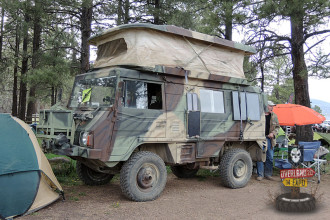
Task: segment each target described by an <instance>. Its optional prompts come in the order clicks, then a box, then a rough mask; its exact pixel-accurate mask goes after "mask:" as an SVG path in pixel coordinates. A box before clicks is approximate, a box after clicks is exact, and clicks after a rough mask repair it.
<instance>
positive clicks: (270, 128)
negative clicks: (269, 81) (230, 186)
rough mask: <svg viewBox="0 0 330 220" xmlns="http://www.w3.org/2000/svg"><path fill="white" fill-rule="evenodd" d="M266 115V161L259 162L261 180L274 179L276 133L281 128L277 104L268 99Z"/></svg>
mask: <svg viewBox="0 0 330 220" xmlns="http://www.w3.org/2000/svg"><path fill="white" fill-rule="evenodd" d="M267 104H268V106H267V112H265V117H266V127H265V135H266V140H267V143H266V144H267V146H264V147H267V151H266V162H265V163H264V162H262V161H259V162H257V174H258V177H257V180H259V181H261V180H262V179H263V178H264V177H265V178H266V179H268V180H274V179H273V177H272V175H273V157H274V146H275V144H276V135H277V133H278V131H279V129H280V124H279V123H278V118H277V115H276V114H275V113H274V112H273V107H274V106H275V104H274V103H273V102H272V101H268V103H267Z"/></svg>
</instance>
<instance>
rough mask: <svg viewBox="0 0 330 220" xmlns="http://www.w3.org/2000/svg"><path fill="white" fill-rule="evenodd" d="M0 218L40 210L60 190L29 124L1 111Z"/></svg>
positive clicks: (54, 199) (55, 197)
mask: <svg viewBox="0 0 330 220" xmlns="http://www.w3.org/2000/svg"><path fill="white" fill-rule="evenodd" d="M0 139H1V144H0V219H5V218H8V217H13V216H17V215H23V214H27V213H31V212H33V211H36V210H39V209H41V208H43V207H45V206H46V205H48V204H50V203H52V202H54V201H56V200H57V199H58V198H59V197H60V194H62V193H63V191H62V187H61V186H60V184H59V183H58V181H57V179H56V177H55V175H54V173H53V171H52V169H51V166H50V164H49V163H48V160H47V158H46V157H45V155H44V154H43V152H42V151H41V149H40V147H39V144H38V141H37V139H36V137H35V135H34V133H33V131H32V130H31V128H30V127H29V126H28V125H27V124H25V123H24V122H23V121H21V120H19V119H17V118H14V117H11V116H10V115H9V114H0Z"/></svg>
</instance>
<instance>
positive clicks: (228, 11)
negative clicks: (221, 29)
mask: <svg viewBox="0 0 330 220" xmlns="http://www.w3.org/2000/svg"><path fill="white" fill-rule="evenodd" d="M225 4H226V5H225V39H226V40H232V39H233V7H234V6H233V4H234V3H233V2H232V1H231V0H230V1H228V0H226V1H225Z"/></svg>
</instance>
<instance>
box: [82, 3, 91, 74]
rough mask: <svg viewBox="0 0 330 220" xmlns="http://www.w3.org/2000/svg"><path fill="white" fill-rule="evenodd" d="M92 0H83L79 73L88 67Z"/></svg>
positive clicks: (85, 70)
mask: <svg viewBox="0 0 330 220" xmlns="http://www.w3.org/2000/svg"><path fill="white" fill-rule="evenodd" d="M92 16H93V1H92V0H84V1H83V5H82V13H81V19H80V21H81V27H80V28H81V29H80V30H81V58H80V59H81V60H80V63H81V67H80V73H85V72H87V70H88V69H89V45H88V43H87V40H88V38H89V37H90V36H91V32H92Z"/></svg>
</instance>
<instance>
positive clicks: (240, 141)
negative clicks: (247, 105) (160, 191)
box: [38, 24, 265, 168]
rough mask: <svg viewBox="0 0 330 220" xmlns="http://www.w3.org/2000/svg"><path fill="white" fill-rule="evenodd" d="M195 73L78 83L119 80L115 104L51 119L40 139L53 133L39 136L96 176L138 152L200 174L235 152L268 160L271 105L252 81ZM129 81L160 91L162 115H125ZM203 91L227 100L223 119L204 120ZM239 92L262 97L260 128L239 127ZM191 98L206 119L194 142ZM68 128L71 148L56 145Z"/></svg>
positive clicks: (121, 73)
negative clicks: (85, 142) (84, 138)
mask: <svg viewBox="0 0 330 220" xmlns="http://www.w3.org/2000/svg"><path fill="white" fill-rule="evenodd" d="M130 26H131V25H124V26H120V27H117V28H123V29H125V28H130ZM134 26H135V27H136V26H137V25H134ZM142 26H143V27H146V26H148V25H145V24H144V25H142ZM117 28H114V29H117ZM150 28H157V29H160V30H161V31H167V32H170V33H174V34H180V35H184V36H187V37H192V38H196V39H200V40H204V41H210V42H215V43H217V44H221V45H222V46H224V47H226V48H231V49H233V50H240V51H241V50H243V51H245V52H246V53H247V54H251V53H253V52H254V49H253V48H250V47H247V46H244V45H241V44H237V43H234V42H231V41H226V40H223V39H219V38H215V37H212V36H208V35H204V34H200V33H196V32H191V31H188V30H185V29H182V28H177V27H174V26H154V25H152V26H151V27H150ZM114 29H113V30H114ZM113 30H112V31H113ZM107 34H111V32H106V33H103V34H102V35H99V36H96V37H93V38H91V41H97V40H100V39H102V38H103V37H104V36H105V35H107ZM189 72H190V71H189V70H184V69H182V68H173V67H166V66H155V68H153V69H150V68H144V67H137V66H120V67H119V66H117V67H110V68H103V69H98V70H95V71H93V72H89V73H86V74H82V75H79V76H77V77H76V81H77V80H81V79H95V78H100V77H105V76H116V77H117V88H116V94H115V103H114V104H113V105H112V106H111V107H108V108H105V107H102V108H94V109H80V108H73V109H70V110H67V111H62V112H56V110H54V111H51V110H48V111H45V112H46V113H47V114H48V115H47V117H45V119H44V120H41V121H40V123H41V124H40V125H38V131H44V132H45V131H47V130H52V132H51V133H49V132H45V133H44V134H41V133H40V132H39V134H38V136H39V137H40V138H43V139H46V140H47V141H46V142H45V143H46V145H48V146H50V147H52V148H53V150H54V151H55V152H57V153H60V154H64V155H67V156H70V157H73V158H75V159H78V160H83V161H84V162H85V163H90V165H91V167H92V166H94V167H95V166H96V167H97V168H99V167H115V166H116V165H117V166H120V165H121V163H120V162H121V161H126V160H127V159H128V158H129V157H130V156H131V154H132V153H133V152H134V151H137V150H148V151H152V152H155V153H157V154H158V155H159V156H160V157H161V158H162V159H163V160H164V162H165V163H167V164H170V165H171V164H172V165H173V164H186V163H195V166H208V165H211V161H212V164H214V163H215V164H217V163H218V162H219V160H220V157H221V156H222V154H223V153H224V152H225V151H226V150H228V149H230V148H234V147H235V148H243V149H246V150H247V151H248V152H249V153H250V155H251V158H252V159H253V160H255V161H257V160H265V158H264V157H263V155H264V154H263V153H262V150H261V149H262V145H263V143H264V141H265V137H264V134H265V117H264V109H265V104H264V103H265V102H264V96H263V94H262V93H261V91H260V89H259V88H257V87H252V86H250V85H249V83H248V82H247V81H246V79H241V78H233V77H227V76H219V75H214V74H211V73H210V74H208V75H207V76H203V77H198V76H190V75H189ZM126 80H133V81H143V82H151V83H154V84H159V85H161V88H162V100H163V101H162V108H161V109H138V108H128V107H125V106H124V102H123V97H125V83H124V81H126ZM201 89H209V90H214V91H222V92H223V98H224V110H225V111H224V113H220V114H218V113H205V112H200V90H201ZM232 92H249V93H254V94H257V95H258V100H259V113H260V120H255V121H252V122H250V121H246V120H244V121H242V122H241V121H240V120H233V117H234V116H233V100H232ZM187 93H195V94H197V96H198V103H199V104H198V106H199V111H197V112H200V113H199V115H200V120H199V121H196V123H200V131H199V135H196V136H192V137H189V135H188V129H189V126H191V125H189V124H188V110H187ZM59 115H61V117H60V116H59ZM77 115H78V116H79V115H80V116H79V117H78V116H77ZM86 116H89V117H86ZM90 116H92V117H90ZM46 118H47V119H46ZM64 125H65V126H64ZM64 127H65V129H66V130H65V132H66V133H65V134H66V135H67V136H68V138H69V139H70V145H69V146H68V145H61V146H59V145H57V146H56V145H55V144H54V142H52V141H51V140H52V139H54V138H56V135H57V134H59V133H63V128H64ZM84 132H88V133H89V134H90V141H91V146H80V142H79V139H80V136H81V134H82V133H84Z"/></svg>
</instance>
